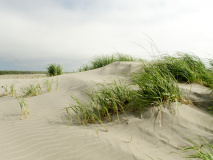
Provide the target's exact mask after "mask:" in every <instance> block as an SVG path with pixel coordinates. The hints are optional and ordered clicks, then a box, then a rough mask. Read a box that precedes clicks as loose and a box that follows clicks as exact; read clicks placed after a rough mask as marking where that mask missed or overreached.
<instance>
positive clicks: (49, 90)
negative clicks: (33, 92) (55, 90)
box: [44, 79, 53, 92]
mask: <svg viewBox="0 0 213 160" xmlns="http://www.w3.org/2000/svg"><path fill="white" fill-rule="evenodd" d="M44 84H45V86H46V87H47V91H48V92H51V91H52V85H53V79H52V80H48V79H46V81H45V82H44Z"/></svg>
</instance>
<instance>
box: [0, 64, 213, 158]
mask: <svg viewBox="0 0 213 160" xmlns="http://www.w3.org/2000/svg"><path fill="white" fill-rule="evenodd" d="M138 69H140V63H139V62H138V63H137V62H115V63H112V64H110V65H108V66H105V67H103V68H99V69H95V70H91V71H86V72H80V73H72V74H64V75H61V76H56V77H53V78H51V77H42V76H41V77H26V76H25V77H24V78H21V77H11V76H8V77H5V76H4V78H1V77H0V86H8V88H9V86H10V85H11V84H14V85H15V89H16V90H17V93H18V94H19V95H21V94H22V92H21V88H23V87H27V86H29V85H30V84H37V83H40V84H41V86H42V89H43V94H40V95H38V96H34V97H28V98H26V100H27V102H28V105H29V112H30V114H29V116H28V118H27V119H25V117H24V118H23V120H21V114H20V112H21V110H20V107H19V104H18V101H17V99H15V98H14V97H12V96H11V95H7V96H3V97H0V160H27V159H28V160H71V159H72V160H75V159H76V160H81V159H87V160H100V159H101V160H109V159H113V160H123V159H127V160H132V159H137V160H138V159H140V160H147V159H150V158H149V157H148V156H150V157H152V158H154V159H158V158H160V159H165V160H173V159H175V160H179V159H180V160H181V159H184V158H183V157H184V156H186V155H187V154H186V153H182V151H181V150H180V149H181V146H188V145H190V142H189V141H188V140H187V138H190V139H192V140H194V141H196V140H197V137H198V136H202V137H204V138H206V140H212V139H213V117H212V115H211V114H210V113H208V111H207V109H206V108H207V107H210V106H213V104H212V101H211V100H212V96H211V95H209V93H210V91H209V90H208V88H206V87H203V86H200V85H198V84H193V85H186V84H180V88H181V89H182V90H183V92H184V94H185V95H186V96H188V97H189V98H190V99H191V100H192V101H193V104H194V105H192V104H188V105H185V104H182V105H181V104H179V103H174V104H173V108H176V110H175V112H176V113H175V114H174V110H173V109H171V107H168V106H163V107H162V113H161V117H160V118H158V119H156V120H155V119H154V118H153V114H154V113H155V112H156V110H155V109H153V108H152V109H150V110H145V111H143V113H142V114H141V116H140V115H136V114H133V113H130V114H128V118H129V123H128V124H127V123H125V120H124V116H122V115H121V122H120V123H118V121H117V120H116V119H115V120H114V121H112V122H110V123H105V125H106V126H107V128H108V130H109V131H108V132H105V130H104V128H103V127H102V126H101V125H100V124H90V125H87V126H84V125H78V124H74V125H73V126H69V127H68V125H67V120H66V118H65V117H66V111H65V109H64V108H65V107H68V106H70V104H72V103H73V102H74V101H73V100H72V98H71V97H70V95H72V96H74V97H76V98H79V99H80V100H81V101H82V102H85V103H87V102H88V97H87V96H86V95H85V94H84V93H83V92H84V91H86V90H87V89H94V87H95V84H96V83H106V82H112V81H113V80H114V79H117V78H120V79H123V80H125V81H128V80H129V79H128V77H127V75H128V74H131V73H133V72H135V71H137V70H138ZM52 79H53V81H54V84H53V91H52V92H47V89H45V86H44V82H45V80H52ZM56 81H58V88H57V87H56ZM4 92H5V91H4V89H3V88H0V95H1V94H2V93H4ZM96 130H97V131H98V134H97V132H96Z"/></svg>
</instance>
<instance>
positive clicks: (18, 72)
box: [0, 71, 47, 75]
mask: <svg viewBox="0 0 213 160" xmlns="http://www.w3.org/2000/svg"><path fill="white" fill-rule="evenodd" d="M46 73H47V72H44V71H0V75H6V74H46Z"/></svg>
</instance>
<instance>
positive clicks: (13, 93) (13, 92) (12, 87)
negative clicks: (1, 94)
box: [10, 84, 17, 99]
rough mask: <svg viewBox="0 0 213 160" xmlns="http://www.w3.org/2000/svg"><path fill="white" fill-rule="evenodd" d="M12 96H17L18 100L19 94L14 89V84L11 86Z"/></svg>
mask: <svg viewBox="0 0 213 160" xmlns="http://www.w3.org/2000/svg"><path fill="white" fill-rule="evenodd" d="M10 94H12V97H13V96H14V95H15V97H16V99H17V93H16V90H15V88H14V84H12V85H11V86H10Z"/></svg>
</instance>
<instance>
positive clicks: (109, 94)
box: [66, 81, 134, 131]
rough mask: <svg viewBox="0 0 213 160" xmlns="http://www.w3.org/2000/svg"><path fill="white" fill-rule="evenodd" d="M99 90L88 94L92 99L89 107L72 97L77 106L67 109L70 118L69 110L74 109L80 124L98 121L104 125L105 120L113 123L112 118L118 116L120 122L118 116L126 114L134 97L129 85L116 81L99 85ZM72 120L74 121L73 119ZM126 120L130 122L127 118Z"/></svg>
mask: <svg viewBox="0 0 213 160" xmlns="http://www.w3.org/2000/svg"><path fill="white" fill-rule="evenodd" d="M97 88H98V89H97V90H95V91H93V92H91V91H87V92H86V94H87V95H88V96H89V98H90V104H89V105H87V104H84V103H80V102H79V100H78V99H76V98H74V97H72V98H73V100H75V102H76V104H73V105H70V107H67V108H66V111H67V113H68V115H69V117H70V116H71V114H70V112H69V109H72V110H73V111H74V112H75V113H76V115H77V117H78V120H79V123H80V124H81V123H83V124H87V123H96V122H97V121H98V122H100V123H101V124H102V125H103V123H102V120H103V118H105V119H107V120H108V121H112V116H114V115H116V116H117V119H118V120H119V116H118V114H119V113H120V112H122V113H124V114H125V110H126V109H127V104H129V103H131V102H132V100H133V96H134V94H132V91H131V89H130V88H129V86H128V85H126V84H124V83H121V81H118V82H116V81H114V83H112V84H106V85H103V84H97ZM129 110H130V109H129ZM125 115H126V114H125ZM70 120H71V121H72V118H70ZM126 120H127V121H128V118H127V116H126ZM71 123H72V122H71ZM103 126H104V125H103ZM105 129H106V127H105ZM106 131H107V129H106Z"/></svg>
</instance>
